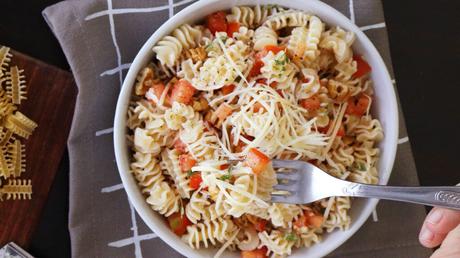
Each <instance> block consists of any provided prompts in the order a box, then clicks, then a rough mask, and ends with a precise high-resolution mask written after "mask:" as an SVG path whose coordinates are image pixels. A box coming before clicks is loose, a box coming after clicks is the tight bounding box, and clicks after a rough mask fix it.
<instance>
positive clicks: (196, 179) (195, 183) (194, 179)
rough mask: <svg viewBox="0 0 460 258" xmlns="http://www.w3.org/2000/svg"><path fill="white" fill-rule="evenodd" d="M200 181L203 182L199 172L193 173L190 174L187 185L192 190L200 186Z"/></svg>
mask: <svg viewBox="0 0 460 258" xmlns="http://www.w3.org/2000/svg"><path fill="white" fill-rule="evenodd" d="M201 182H203V179H202V178H201V173H195V174H192V175H191V176H190V181H189V186H190V188H192V190H196V189H198V188H200V185H201Z"/></svg>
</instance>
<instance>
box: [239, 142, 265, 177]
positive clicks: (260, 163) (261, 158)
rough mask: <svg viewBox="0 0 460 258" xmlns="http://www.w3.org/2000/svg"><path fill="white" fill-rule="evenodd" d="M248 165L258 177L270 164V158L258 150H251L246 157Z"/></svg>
mask: <svg viewBox="0 0 460 258" xmlns="http://www.w3.org/2000/svg"><path fill="white" fill-rule="evenodd" d="M245 163H246V165H247V166H248V167H250V168H251V169H252V172H253V173H254V174H256V175H258V174H260V173H262V172H263V171H264V170H265V169H266V168H267V166H268V164H269V163H270V158H269V157H267V155H265V154H264V153H262V152H261V151H259V150H258V149H256V148H251V149H250V150H249V153H248V155H247V156H246V161H245Z"/></svg>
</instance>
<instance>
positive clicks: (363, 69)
mask: <svg viewBox="0 0 460 258" xmlns="http://www.w3.org/2000/svg"><path fill="white" fill-rule="evenodd" d="M353 60H354V61H356V64H357V70H356V72H355V73H354V74H353V78H359V77H362V76H364V75H366V74H368V73H370V72H371V71H372V68H371V66H370V65H369V64H368V63H367V62H366V61H364V59H363V58H362V56H358V55H354V56H353Z"/></svg>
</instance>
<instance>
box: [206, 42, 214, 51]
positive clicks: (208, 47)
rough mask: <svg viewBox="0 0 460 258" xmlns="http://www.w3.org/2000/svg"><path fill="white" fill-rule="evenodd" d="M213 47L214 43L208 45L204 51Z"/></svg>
mask: <svg viewBox="0 0 460 258" xmlns="http://www.w3.org/2000/svg"><path fill="white" fill-rule="evenodd" d="M212 47H213V45H212V43H209V44H207V45H206V46H205V47H204V49H205V50H206V51H207V50H209V49H211V48H212Z"/></svg>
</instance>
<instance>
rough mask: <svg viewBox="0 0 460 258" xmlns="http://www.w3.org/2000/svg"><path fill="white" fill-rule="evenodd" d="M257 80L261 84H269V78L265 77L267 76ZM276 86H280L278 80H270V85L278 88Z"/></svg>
mask: <svg viewBox="0 0 460 258" xmlns="http://www.w3.org/2000/svg"><path fill="white" fill-rule="evenodd" d="M256 82H257V83H260V84H265V85H267V79H265V78H260V79H257V80H256ZM276 86H278V82H277V81H272V82H270V87H272V88H276Z"/></svg>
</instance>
